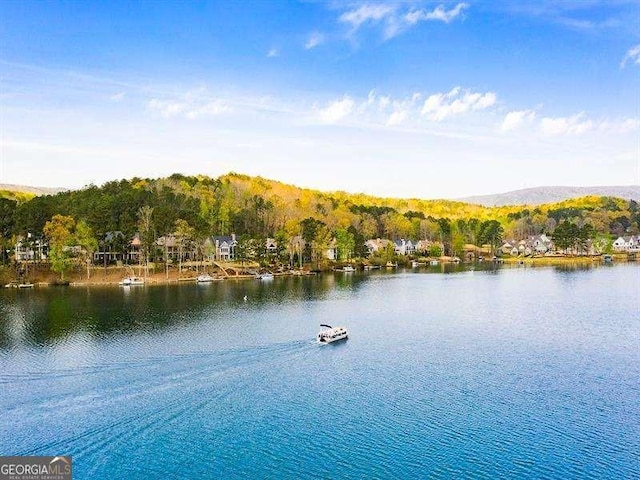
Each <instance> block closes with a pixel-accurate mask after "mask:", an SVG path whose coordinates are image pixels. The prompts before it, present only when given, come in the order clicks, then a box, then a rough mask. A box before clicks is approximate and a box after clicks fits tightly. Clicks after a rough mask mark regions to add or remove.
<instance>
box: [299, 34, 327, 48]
mask: <svg viewBox="0 0 640 480" xmlns="http://www.w3.org/2000/svg"><path fill="white" fill-rule="evenodd" d="M324 39H325V37H324V35H323V34H321V33H319V32H313V33H312V34H311V35H309V38H308V39H307V41H306V42H305V44H304V48H305V49H307V50H311V49H312V48H315V47H317V46H318V45H320V44H321V43H324Z"/></svg>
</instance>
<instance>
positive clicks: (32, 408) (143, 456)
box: [0, 264, 640, 479]
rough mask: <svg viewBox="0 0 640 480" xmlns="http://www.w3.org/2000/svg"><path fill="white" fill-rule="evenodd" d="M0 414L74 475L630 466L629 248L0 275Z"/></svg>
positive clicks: (635, 363)
mask: <svg viewBox="0 0 640 480" xmlns="http://www.w3.org/2000/svg"><path fill="white" fill-rule="evenodd" d="M461 270H464V269H461ZM245 295H247V301H244V300H243V297H244V296H245ZM320 323H330V324H336V325H344V326H345V327H347V328H348V330H349V333H350V338H349V340H347V341H343V342H339V343H337V344H332V345H319V344H317V343H316V342H315V335H316V333H317V331H318V329H319V324H320ZM0 415H1V418H2V421H1V422H0V454H3V455H71V456H72V457H73V467H74V478H77V479H84V478H128V479H148V478H163V479H164V478H176V479H178V478H180V479H183V478H347V479H351V478H354V479H355V478H427V477H428V478H455V477H468V478H487V479H493V478H499V477H502V478H562V479H565V478H581V479H582V478H603V479H610V478H638V477H640V266H637V265H634V264H627V265H615V266H611V267H606V266H599V267H594V268H587V269H581V268H576V269H571V268H554V267H544V268H500V269H497V270H487V271H481V270H478V269H477V268H476V270H475V271H458V272H453V273H446V274H443V273H435V269H423V270H417V271H415V272H414V271H404V272H403V271H399V272H394V273H388V272H371V273H356V274H343V273H336V274H330V275H321V276H317V277H307V278H297V277H292V278H276V279H275V280H273V281H269V282H264V281H257V280H247V281H226V282H219V283H215V284H209V285H192V284H189V285H170V286H147V287H137V288H136V287H132V288H130V289H123V288H118V287H110V288H91V289H84V288H61V289H55V288H50V289H34V290H32V291H16V290H4V291H1V292H0Z"/></svg>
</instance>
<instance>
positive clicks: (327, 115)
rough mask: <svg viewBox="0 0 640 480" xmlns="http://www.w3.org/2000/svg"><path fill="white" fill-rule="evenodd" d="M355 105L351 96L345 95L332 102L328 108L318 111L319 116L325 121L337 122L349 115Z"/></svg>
mask: <svg viewBox="0 0 640 480" xmlns="http://www.w3.org/2000/svg"><path fill="white" fill-rule="evenodd" d="M354 106H355V102H354V101H353V99H351V97H349V96H347V95H345V96H344V97H342V99H341V100H336V101H334V102H331V103H330V104H329V105H328V106H327V107H326V108H323V109H320V110H319V111H318V117H319V118H320V120H321V121H322V122H323V123H336V122H338V121H339V120H342V119H343V118H345V117H346V116H348V115H349V114H350V113H351V112H352V111H353V107H354Z"/></svg>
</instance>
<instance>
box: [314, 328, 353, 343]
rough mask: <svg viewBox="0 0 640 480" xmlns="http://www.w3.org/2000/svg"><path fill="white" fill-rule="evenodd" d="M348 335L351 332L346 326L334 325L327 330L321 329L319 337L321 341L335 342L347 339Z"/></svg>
mask: <svg viewBox="0 0 640 480" xmlns="http://www.w3.org/2000/svg"><path fill="white" fill-rule="evenodd" d="M348 337H349V334H348V333H347V330H346V329H345V328H344V327H332V328H329V329H327V330H321V331H320V333H318V337H317V339H318V342H320V343H333V342H337V341H339V340H346V339H347V338H348Z"/></svg>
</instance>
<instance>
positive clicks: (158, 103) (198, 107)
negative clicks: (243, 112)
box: [147, 89, 231, 120]
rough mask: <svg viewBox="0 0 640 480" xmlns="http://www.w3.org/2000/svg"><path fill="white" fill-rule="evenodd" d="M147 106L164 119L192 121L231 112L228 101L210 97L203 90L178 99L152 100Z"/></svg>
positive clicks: (191, 92)
mask: <svg viewBox="0 0 640 480" xmlns="http://www.w3.org/2000/svg"><path fill="white" fill-rule="evenodd" d="M147 106H148V108H149V109H151V110H153V111H155V112H158V113H159V114H160V115H161V116H162V117H164V118H171V117H176V116H181V117H185V118H188V119H190V120H195V119H197V118H201V117H211V116H217V115H221V114H223V113H228V112H230V111H231V106H230V105H229V104H228V103H227V102H226V101H224V100H220V99H216V98H211V97H209V96H208V95H207V94H206V91H205V90H203V89H198V90H193V91H190V92H187V93H186V94H185V95H182V96H181V97H179V98H177V99H168V100H167V99H158V98H152V99H151V100H149V102H148V103H147Z"/></svg>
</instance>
